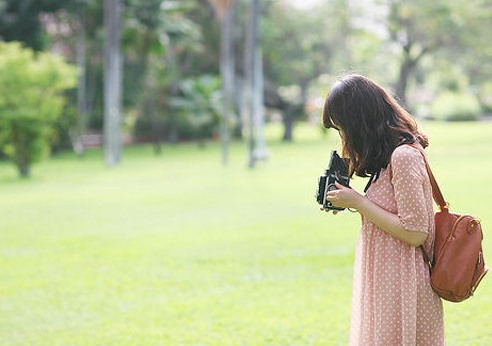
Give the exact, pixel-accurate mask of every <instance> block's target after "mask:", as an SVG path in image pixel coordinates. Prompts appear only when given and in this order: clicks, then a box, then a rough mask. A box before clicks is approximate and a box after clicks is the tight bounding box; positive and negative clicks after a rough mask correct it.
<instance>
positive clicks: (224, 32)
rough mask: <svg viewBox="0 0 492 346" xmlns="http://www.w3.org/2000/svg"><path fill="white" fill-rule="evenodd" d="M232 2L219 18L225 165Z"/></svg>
mask: <svg viewBox="0 0 492 346" xmlns="http://www.w3.org/2000/svg"><path fill="white" fill-rule="evenodd" d="M233 20H234V3H231V4H229V5H228V6H227V8H226V10H225V12H224V16H223V18H222V20H221V48H220V74H221V77H222V97H223V114H222V119H221V124H220V138H221V142H222V163H223V164H224V165H227V162H228V147H229V140H230V134H229V124H230V123H231V118H232V117H233V114H234V84H235V83H234V48H233V37H232V29H233Z"/></svg>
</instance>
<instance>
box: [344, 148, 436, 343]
mask: <svg viewBox="0 0 492 346" xmlns="http://www.w3.org/2000/svg"><path fill="white" fill-rule="evenodd" d="M366 196H367V198H368V199H370V200H371V201H372V202H374V203H376V204H377V205H379V206H380V207H382V208H384V209H386V210H388V211H390V212H392V213H394V214H396V215H398V217H399V219H400V221H401V223H402V226H403V227H404V229H405V230H406V231H409V232H426V233H428V234H429V235H428V237H427V240H426V242H425V244H424V247H425V248H426V250H427V251H428V253H429V254H431V250H432V244H433V242H434V210H433V204H432V203H433V202H432V188H431V185H430V181H429V177H428V175H427V171H426V168H425V162H424V159H423V157H422V154H421V153H420V151H418V150H417V149H416V148H414V147H412V146H409V145H402V146H399V147H398V148H396V149H395V151H394V152H393V155H392V157H391V162H390V164H389V165H388V168H387V169H385V170H383V171H381V174H380V176H379V179H378V180H376V181H375V182H373V183H372V185H371V187H370V188H369V190H368V191H367V194H366ZM444 344H445V339H444V321H443V307H442V302H441V299H440V298H439V297H438V296H437V294H435V293H434V291H433V290H432V288H431V286H430V277H429V270H428V267H427V265H426V263H425V262H424V260H423V256H422V253H421V250H420V249H419V248H416V247H414V246H411V245H409V244H406V243H404V242H402V241H400V240H398V239H396V238H394V237H392V236H390V235H389V234H387V233H386V232H384V231H382V230H381V229H379V228H378V227H376V226H375V225H374V224H372V223H371V222H369V221H368V220H366V219H365V218H362V227H361V232H360V237H359V241H358V244H357V249H356V256H355V265H354V282H353V293H352V317H351V325H350V345H352V346H356V345H361V346H393V345H405V346H406V345H418V346H426V345H428V346H440V345H444Z"/></svg>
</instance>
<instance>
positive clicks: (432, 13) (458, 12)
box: [387, 0, 490, 105]
mask: <svg viewBox="0 0 492 346" xmlns="http://www.w3.org/2000/svg"><path fill="white" fill-rule="evenodd" d="M481 3H482V2H481V1H447V0H435V1H426V0H415V1H405V0H388V1H387V5H388V17H387V25H388V31H389V38H390V40H391V43H393V44H395V43H396V45H397V46H398V47H399V48H400V52H401V57H400V67H399V73H398V77H397V81H396V83H395V94H396V95H397V96H398V97H399V99H400V102H401V103H402V104H403V105H406V99H407V87H408V82H409V79H410V78H411V77H412V76H414V74H415V72H416V70H417V66H418V64H419V62H420V61H421V60H422V58H423V57H424V56H427V55H429V54H435V53H436V52H437V51H438V50H442V49H443V48H452V49H453V50H456V51H462V50H464V48H465V47H466V43H465V40H466V39H465V38H466V37H469V35H470V31H469V28H473V29H474V30H475V29H476V28H474V26H473V24H472V25H471V26H469V25H468V22H470V23H473V22H474V20H475V18H474V16H476V13H475V12H476V10H477V9H478V8H480V7H481V6H482V4H481ZM489 12H490V11H489ZM489 16H490V14H489ZM489 18H490V17H489ZM475 31H476V30H475ZM481 31H482V32H485V31H483V28H481ZM482 35H483V34H482Z"/></svg>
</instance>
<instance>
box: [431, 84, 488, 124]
mask: <svg viewBox="0 0 492 346" xmlns="http://www.w3.org/2000/svg"><path fill="white" fill-rule="evenodd" d="M480 113H481V107H480V103H479V101H478V99H477V98H476V97H475V96H474V95H472V94H468V93H456V92H449V91H447V92H443V93H442V94H440V95H439V96H438V97H437V98H436V99H435V100H434V101H433V102H432V104H431V116H432V117H433V118H434V119H438V120H446V121H471V120H477V119H478V118H479V117H480Z"/></svg>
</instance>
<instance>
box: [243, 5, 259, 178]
mask: <svg viewBox="0 0 492 346" xmlns="http://www.w3.org/2000/svg"><path fill="white" fill-rule="evenodd" d="M258 8H259V6H258V0H251V3H250V12H249V18H248V25H247V30H246V47H245V50H244V52H245V56H244V80H245V85H244V100H243V114H244V117H243V119H245V120H247V123H248V130H249V131H248V167H250V168H252V167H254V165H255V161H256V160H255V156H254V149H255V126H254V119H255V114H254V111H255V84H256V83H255V76H257V73H255V71H256V68H258V66H257V65H258V64H257V62H256V59H255V55H256V52H257V49H258V12H259V11H258Z"/></svg>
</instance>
